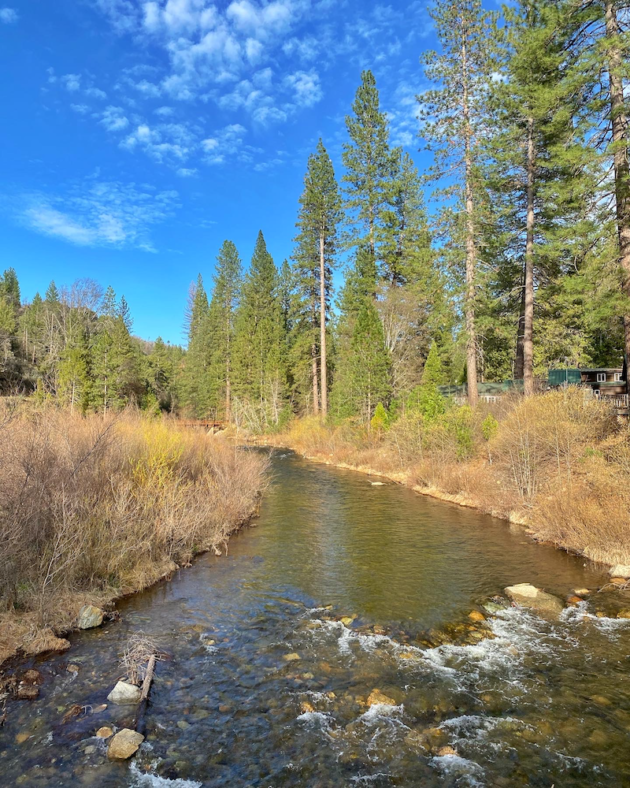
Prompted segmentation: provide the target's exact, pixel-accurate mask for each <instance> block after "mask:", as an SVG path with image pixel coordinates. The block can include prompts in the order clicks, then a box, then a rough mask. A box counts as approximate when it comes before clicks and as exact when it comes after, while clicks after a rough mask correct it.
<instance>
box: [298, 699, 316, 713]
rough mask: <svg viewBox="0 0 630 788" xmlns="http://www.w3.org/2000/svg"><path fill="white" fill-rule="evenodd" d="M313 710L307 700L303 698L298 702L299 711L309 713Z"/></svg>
mask: <svg viewBox="0 0 630 788" xmlns="http://www.w3.org/2000/svg"><path fill="white" fill-rule="evenodd" d="M314 711H315V707H314V706H313V704H312V703H309V702H308V701H307V700H303V701H302V702H301V703H300V712H301V713H302V714H311V713H312V712H314Z"/></svg>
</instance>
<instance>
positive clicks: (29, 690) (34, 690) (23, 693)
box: [15, 684, 39, 700]
mask: <svg viewBox="0 0 630 788" xmlns="http://www.w3.org/2000/svg"><path fill="white" fill-rule="evenodd" d="M38 695H39V687H37V686H35V685H33V684H21V685H20V686H19V687H18V688H17V690H16V692H15V697H16V698H17V699H18V700H35V698H36V697H37V696H38Z"/></svg>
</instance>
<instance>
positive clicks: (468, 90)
mask: <svg viewBox="0 0 630 788" xmlns="http://www.w3.org/2000/svg"><path fill="white" fill-rule="evenodd" d="M430 13H431V17H432V18H433V21H434V23H435V27H436V32H437V36H438V39H439V41H440V44H441V46H442V52H441V53H440V54H437V53H436V52H429V53H427V54H426V56H425V73H426V75H427V77H428V78H429V79H430V80H431V81H433V82H437V83H438V85H439V87H437V88H435V89H432V90H428V91H426V92H425V93H423V94H422V95H421V96H419V97H418V100H419V101H420V104H421V112H420V117H421V118H422V120H423V127H422V131H421V135H422V136H423V137H424V138H425V140H427V143H428V144H427V147H428V148H429V149H430V150H432V151H433V153H434V158H435V166H434V169H433V174H432V177H433V179H434V180H440V179H442V178H443V177H445V176H446V175H447V174H448V176H449V177H450V178H455V183H454V186H452V187H450V188H449V189H448V190H447V192H446V194H445V196H451V197H454V198H455V199H456V201H457V202H458V203H459V204H461V206H462V208H463V213H464V217H465V221H464V227H463V228H462V230H463V241H464V243H463V245H464V257H465V287H464V314H465V324H466V325H465V331H466V367H467V382H468V399H469V402H470V404H471V405H475V404H476V402H477V397H478V395H477V335H476V328H475V303H476V292H475V290H476V286H477V269H478V262H479V249H478V241H479V227H478V222H479V218H480V208H481V205H480V193H481V191H482V188H483V187H482V185H481V184H480V180H481V164H482V152H483V147H482V143H483V141H484V138H485V132H486V129H487V110H486V106H487V102H486V99H487V91H488V86H489V85H490V84H491V81H492V76H493V73H494V71H495V63H494V58H493V55H494V46H493V42H494V41H496V39H497V35H498V32H497V28H496V15H495V14H490V13H486V12H484V10H483V8H482V5H481V0H434V3H433V7H432V9H431V12H430Z"/></svg>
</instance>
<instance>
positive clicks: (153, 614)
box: [0, 451, 630, 788]
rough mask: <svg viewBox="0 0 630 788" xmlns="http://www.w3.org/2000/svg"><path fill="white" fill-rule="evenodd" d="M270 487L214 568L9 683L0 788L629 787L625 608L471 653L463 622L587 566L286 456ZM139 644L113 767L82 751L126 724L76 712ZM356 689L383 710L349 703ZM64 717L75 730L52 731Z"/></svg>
mask: <svg viewBox="0 0 630 788" xmlns="http://www.w3.org/2000/svg"><path fill="white" fill-rule="evenodd" d="M271 473H272V481H271V484H270V487H269V489H268V491H267V492H266V494H265V497H264V500H263V504H262V507H261V511H260V516H259V517H258V518H257V519H256V520H255V522H254V524H253V525H254V526H255V527H251V528H246V529H244V530H243V531H242V532H241V533H240V534H238V535H237V536H236V537H234V538H233V539H232V541H231V542H230V546H229V555H228V556H227V557H225V556H223V557H214V556H210V555H206V556H203V557H201V558H200V559H198V560H197V561H196V562H195V563H194V564H193V566H192V567H191V568H189V569H184V570H181V571H179V572H178V573H177V574H176V576H175V577H174V578H173V580H172V581H171V582H164V583H161V584H159V585H157V586H156V587H154V588H152V589H150V590H149V591H147V592H145V593H142V594H138V595H136V596H134V597H132V598H130V599H128V600H125V601H123V602H121V603H120V605H119V610H120V612H121V616H122V617H121V620H120V621H118V622H113V623H110V624H107V625H105V626H104V627H102V628H100V629H98V630H92V631H90V632H83V633H76V634H74V635H71V636H70V640H71V642H72V648H71V650H70V651H69V652H67V653H66V654H64V655H60V656H56V657H53V658H49V659H46V660H41V659H40V660H34V661H31V662H29V663H28V664H27V665H23V666H22V669H23V668H24V667H29V666H35V667H36V668H37V669H38V670H40V671H41V673H42V675H43V676H44V683H43V685H42V687H41V696H40V698H39V699H38V700H36V701H19V702H13V703H10V704H9V706H8V708H7V721H6V724H5V726H4V727H3V728H2V729H1V730H0V784H1V785H3V786H4V785H6V786H14V785H16V786H17V785H22V786H46V787H48V786H77V787H78V786H98V787H99V788H100V787H101V786H104V787H107V786H138V787H141V786H149V787H150V786H163V787H164V788H190V787H191V786H230V788H239V787H240V786H266V787H268V788H280V787H283V788H284V787H285V786H309V787H313V788H332V787H335V788H336V787H337V786H363V785H365V786H375V787H376V788H379V787H380V786H393V785H395V786H426V787H427V788H432V787H433V786H447V787H449V786H505V788H512V786H548V787H549V788H550V787H551V786H553V785H555V786H556V787H557V788H560V786H561V787H562V788H570V787H571V786H607V788H610V787H611V786H623V785H630V747H629V744H630V682H629V675H630V671H629V668H630V665H629V664H628V663H629V658H628V654H629V653H630V652H629V648H628V647H629V645H630V622H627V621H623V620H618V619H616V618H614V617H613V616H614V614H615V611H617V610H618V609H619V608H620V607H622V606H623V604H624V599H623V597H624V592H610V593H598V594H595V595H593V596H591V597H589V599H588V601H587V602H583V603H580V605H578V606H577V607H573V608H570V609H567V610H566V611H565V613H563V615H562V617H561V620H560V621H557V622H554V623H552V622H548V621H545V620H543V619H541V618H538V617H537V616H535V615H533V614H529V613H527V612H525V611H523V610H521V609H518V608H515V607H511V606H508V605H505V606H503V602H500V603H499V604H498V605H497V606H496V607H495V608H493V610H494V615H490V616H489V617H488V629H487V630H486V631H487V632H488V633H489V634H490V637H485V636H484V630H483V629H478V628H476V627H477V625H474V626H473V624H472V623H471V620H470V619H469V618H468V614H469V613H470V612H471V610H472V609H473V608H477V609H481V608H480V605H482V604H484V603H486V602H487V600H488V599H489V598H490V597H493V596H494V595H502V590H503V588H504V587H505V586H507V585H510V584H514V583H519V582H530V583H533V584H535V585H538V586H541V587H544V588H545V589H546V590H548V591H551V592H553V593H555V594H557V595H559V596H561V597H565V596H566V595H567V594H570V593H571V591H572V589H575V588H581V587H587V588H591V589H596V588H598V587H600V586H601V585H602V584H603V583H604V582H605V576H604V574H603V573H602V572H600V571H598V570H597V568H596V567H595V566H594V565H591V564H586V563H585V562H584V561H583V560H581V559H578V558H576V557H574V556H570V555H567V554H564V553H562V552H559V551H557V550H554V549H553V548H551V547H547V546H543V545H536V544H534V543H533V542H532V541H531V540H530V539H529V538H528V537H527V536H526V535H525V534H524V533H523V531H522V530H521V529H519V528H517V527H510V526H509V525H507V524H506V523H504V522H501V521H497V520H493V519H492V518H489V517H487V516H484V515H481V514H479V513H476V512H474V511H471V510H467V509H462V508H458V507H456V506H452V505H449V504H444V503H441V502H437V501H433V500H431V499H428V498H424V497H421V496H418V495H416V494H414V493H413V492H412V491H410V490H408V489H405V488H403V487H400V486H397V485H394V484H390V483H386V484H383V485H374V484H372V481H374V480H373V479H371V478H370V477H367V476H364V475H361V474H358V473H353V472H351V471H341V470H336V469H332V468H328V467H326V466H322V465H317V464H313V463H309V462H308V461H306V460H303V459H301V458H299V457H298V456H297V455H295V454H293V453H290V452H281V451H275V452H274V453H273V458H272V463H271ZM625 603H626V605H627V606H630V604H629V602H628V600H627V599H626V600H625ZM597 612H600V616H599V617H598V616H597V615H596V613H597ZM602 613H604V615H602ZM342 617H343V618H344V621H341V620H340V619H341V618H342ZM482 626H483V625H482ZM139 631H142V632H144V633H146V634H148V635H150V636H152V637H154V638H155V639H156V640H157V641H158V643H159V646H160V648H161V649H162V650H163V652H164V653H165V654H166V655H167V656H168V658H166V659H164V660H163V661H161V662H159V663H158V667H157V673H156V679H155V682H154V686H153V689H152V693H151V704H150V706H149V709H148V714H147V718H146V724H147V740H146V741H145V743H144V744H143V745H142V747H141V749H140V751H139V752H138V754H137V755H136V757H135V758H134V760H133V761H132V762H125V763H111V762H109V761H108V760H107V758H106V754H105V744H104V743H103V741H102V740H100V739H97V738H95V737H94V733H95V731H96V729H97V728H99V727H100V726H102V725H114V726H119V727H123V726H124V724H125V721H127V722H128V721H129V717H130V710H129V708H128V707H116V706H113V705H111V704H110V705H109V706H108V707H107V708H106V709H105V710H103V711H101V712H96V713H94V710H95V709H98V707H99V705H101V704H103V703H104V702H106V696H107V694H108V693H109V691H110V689H111V688H112V686H113V685H114V683H115V681H116V679H117V678H118V677H120V675H121V668H120V664H119V659H120V654H121V652H122V650H123V648H124V644H125V642H126V640H127V638H128V637H129V636H130V635H131V634H133V633H137V632H139ZM68 666H70V670H68ZM375 689H378V690H380V691H381V692H382V693H383V694H384V695H386V696H387V697H388V698H389V699H390V700H391V701H392V702H391V703H389V705H388V704H378V705H374V706H371V707H368V706H367V705H366V699H367V697H368V696H369V695H370V693H371V692H372V691H373V690H375ZM72 704H79V705H80V706H84V707H85V711H86V712H87V713H83V714H81V715H79V716H78V717H75V718H73V719H71V720H70V721H68V722H66V723H65V724H64V723H62V718H63V715H64V713H65V712H66V711H67V710H68V708H69V707H70V706H72ZM91 712H92V713H91ZM444 748H446V749H444Z"/></svg>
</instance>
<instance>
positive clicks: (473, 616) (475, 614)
mask: <svg viewBox="0 0 630 788" xmlns="http://www.w3.org/2000/svg"><path fill="white" fill-rule="evenodd" d="M468 618H469V619H470V620H471V621H485V620H486V617H485V616H484V614H483V613H480V612H479V611H478V610H471V611H470V613H469V614H468Z"/></svg>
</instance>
